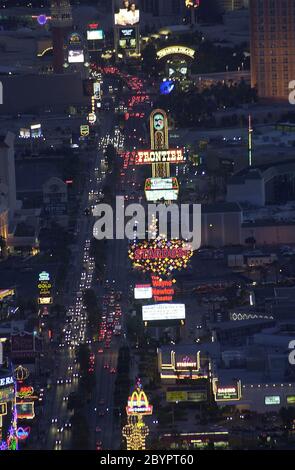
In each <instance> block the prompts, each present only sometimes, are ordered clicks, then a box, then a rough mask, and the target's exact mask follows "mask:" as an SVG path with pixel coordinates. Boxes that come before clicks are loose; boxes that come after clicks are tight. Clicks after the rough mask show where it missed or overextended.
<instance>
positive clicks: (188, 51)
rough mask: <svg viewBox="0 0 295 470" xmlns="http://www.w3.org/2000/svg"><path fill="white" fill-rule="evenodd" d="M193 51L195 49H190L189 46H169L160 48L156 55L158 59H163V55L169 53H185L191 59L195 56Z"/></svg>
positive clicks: (165, 55)
mask: <svg viewBox="0 0 295 470" xmlns="http://www.w3.org/2000/svg"><path fill="white" fill-rule="evenodd" d="M195 53H196V51H195V50H194V49H191V48H190V47H185V46H169V47H165V48H164V49H160V50H159V51H158V52H157V57H158V59H163V58H164V57H167V56H169V55H174V54H179V55H185V56H187V57H190V58H191V59H193V58H194V56H195Z"/></svg>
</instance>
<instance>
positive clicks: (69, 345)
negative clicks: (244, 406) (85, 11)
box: [40, 76, 150, 450]
mask: <svg viewBox="0 0 295 470" xmlns="http://www.w3.org/2000/svg"><path fill="white" fill-rule="evenodd" d="M121 78H122V77H121ZM124 78H125V79H126V80H127V81H128V84H129V89H128V91H127V93H126V97H125V102H126V106H127V107H128V110H129V114H128V116H127V120H126V126H125V132H124V133H122V132H121V131H120V130H119V129H118V128H117V127H116V126H115V122H114V113H113V109H112V108H111V109H108V110H105V111H102V113H101V116H100V122H101V126H100V136H97V153H96V156H95V158H94V159H93V164H92V168H91V169H90V172H89V178H88V182H87V185H86V187H85V188H84V193H83V196H82V199H81V203H80V209H79V214H78V216H77V228H76V231H77V240H76V244H75V246H74V247H73V250H72V255H73V257H74V259H73V261H72V262H71V270H69V271H70V272H69V273H68V282H67V286H68V288H67V292H64V299H63V300H64V304H65V305H66V306H67V314H66V321H65V324H64V327H63V328H62V336H61V340H60V343H59V344H58V345H56V349H55V359H53V361H52V370H53V372H54V373H53V375H52V380H51V387H50V390H49V392H48V394H47V407H46V413H45V414H44V415H43V416H42V418H41V422H40V429H41V430H43V429H44V430H46V429H48V435H47V436H46V438H45V439H44V440H45V441H46V442H45V445H46V448H47V449H49V450H52V449H54V450H66V449H70V448H71V440H72V432H73V430H72V424H71V418H72V415H73V412H72V411H71V410H69V409H68V400H69V395H70V394H73V392H76V391H77V390H78V384H79V377H80V371H79V364H78V361H77V357H76V348H77V346H78V345H79V344H83V343H88V344H89V346H90V349H91V361H92V366H93V368H94V371H95V378H96V387H95V391H94V393H93V394H92V396H91V400H90V401H88V404H87V419H88V426H89V430H90V435H89V448H90V449H96V450H102V449H114V448H119V447H120V442H121V429H120V427H119V424H118V422H116V423H114V411H115V409H114V404H113V395H114V387H115V379H116V367H117V358H118V350H119V347H120V345H122V344H125V342H126V334H125V332H124V310H125V309H126V308H127V301H126V300H125V299H127V297H128V295H127V293H128V289H129V286H130V276H129V275H128V273H129V268H128V267H127V249H128V241H127V240H125V239H124V240H109V241H108V251H107V262H106V270H105V276H104V283H103V284H102V283H98V282H97V279H96V278H95V277H94V273H95V264H94V259H93V258H92V257H91V256H90V253H89V250H90V243H91V238H92V231H93V223H94V222H93V218H92V217H87V216H85V207H87V206H89V205H90V207H91V209H93V208H94V206H95V204H97V203H98V202H99V201H100V198H101V196H102V195H103V183H104V178H105V174H104V172H103V171H101V160H102V158H103V155H104V152H105V150H106V148H107V146H108V145H109V144H112V145H113V146H114V147H115V148H116V151H117V152H118V154H119V155H120V156H119V157H118V158H122V159H124V155H125V154H126V153H128V152H132V150H134V148H135V146H136V145H143V144H144V142H145V139H146V129H145V126H144V119H143V116H144V115H145V112H144V108H146V111H147V112H148V109H149V106H150V103H149V102H148V100H147V99H146V95H144V99H143V98H142V84H141V81H140V80H139V79H137V78H132V79H130V77H129V76H125V77H124ZM108 80H109V82H110V83H111V84H112V83H114V80H115V79H114V78H113V77H111V78H110V79H107V81H108ZM137 108H138V109H140V112H139V111H137ZM122 168H123V169H122V171H121V173H120V181H119V184H118V185H117V186H118V188H119V189H118V191H117V194H118V195H124V198H125V201H126V202H128V201H132V202H135V196H134V194H135V188H137V187H138V186H139V184H138V181H137V175H136V172H135V171H134V170H135V169H134V166H133V165H132V161H131V162H129V163H128V164H127V165H125V166H124V164H123V165H122ZM122 189H123V191H122ZM139 197H140V198H141V196H140V195H139ZM89 288H92V289H93V290H94V292H95V294H96V296H97V298H98V300H99V303H100V304H101V306H102V316H101V322H100V324H99V325H98V341H97V342H96V341H95V342H91V340H90V339H89V338H88V337H87V312H86V309H85V307H84V305H83V290H85V289H89ZM126 398H127V397H126Z"/></svg>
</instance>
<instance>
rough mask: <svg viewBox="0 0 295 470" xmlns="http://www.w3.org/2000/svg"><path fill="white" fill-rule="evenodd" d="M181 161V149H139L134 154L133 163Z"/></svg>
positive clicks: (182, 155)
mask: <svg viewBox="0 0 295 470" xmlns="http://www.w3.org/2000/svg"><path fill="white" fill-rule="evenodd" d="M182 162H184V154H183V150H182V149H170V150H140V151H138V152H137V154H136V156H135V165H148V164H151V163H182Z"/></svg>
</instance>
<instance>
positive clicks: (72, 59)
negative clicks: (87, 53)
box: [68, 49, 85, 64]
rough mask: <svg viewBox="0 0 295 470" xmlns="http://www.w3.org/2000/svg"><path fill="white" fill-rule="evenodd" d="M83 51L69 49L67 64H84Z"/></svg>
mask: <svg viewBox="0 0 295 470" xmlns="http://www.w3.org/2000/svg"><path fill="white" fill-rule="evenodd" d="M84 60H85V59H84V51H83V49H75V50H73V49H70V50H69V54H68V62H69V64H83V63H84Z"/></svg>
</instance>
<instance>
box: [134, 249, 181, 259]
mask: <svg viewBox="0 0 295 470" xmlns="http://www.w3.org/2000/svg"><path fill="white" fill-rule="evenodd" d="M186 255H187V250H185V249H183V248H172V249H169V248H165V249H152V248H148V249H145V248H138V249H136V250H135V254H134V258H135V260H136V261H138V260H141V259H150V260H153V259H166V258H169V259H176V258H182V257H184V256H186Z"/></svg>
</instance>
